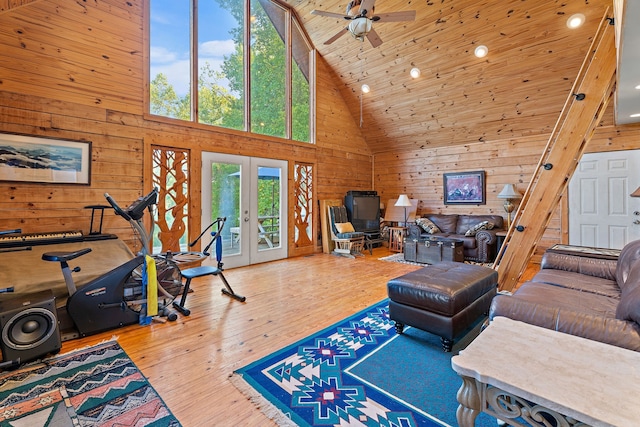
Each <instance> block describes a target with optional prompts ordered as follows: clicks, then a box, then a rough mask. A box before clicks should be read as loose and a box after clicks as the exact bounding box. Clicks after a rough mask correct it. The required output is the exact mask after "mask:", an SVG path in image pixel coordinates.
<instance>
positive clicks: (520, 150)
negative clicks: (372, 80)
mask: <svg viewBox="0 0 640 427" xmlns="http://www.w3.org/2000/svg"><path fill="white" fill-rule="evenodd" d="M548 138H549V135H548V134H539V135H532V136H527V137H521V138H517V139H505V140H497V141H485V142H473V143H469V144H464V145H459V146H451V147H447V148H436V149H421V150H413V151H406V152H383V153H376V154H375V156H374V180H375V189H376V190H377V191H378V193H379V194H381V195H382V197H381V199H382V200H388V199H393V198H396V197H397V196H398V194H402V193H404V194H407V195H409V197H410V198H413V199H418V200H420V203H419V205H418V214H422V213H427V212H437V213H458V214H493V215H502V216H503V217H505V219H506V213H505V211H504V208H503V203H504V201H503V200H501V199H498V198H497V194H498V193H499V192H500V191H501V190H502V187H503V186H504V184H508V183H512V184H515V185H516V188H517V190H518V191H520V193H522V194H524V192H525V190H526V189H527V186H528V185H529V181H530V179H531V176H532V174H533V173H534V171H535V168H536V166H537V164H538V161H539V160H540V156H541V154H542V151H543V150H544V148H545V146H546V144H547V141H548ZM635 149H640V125H625V126H615V125H614V123H613V108H612V107H611V105H610V106H609V109H608V111H607V112H606V113H605V118H604V119H603V121H602V123H601V125H600V126H599V128H598V129H597V130H596V132H595V134H594V136H593V138H592V139H591V141H590V143H589V144H588V145H587V148H586V152H602V151H619V150H635ZM475 170H484V171H485V173H486V179H485V183H486V193H487V195H486V204H485V205H445V204H444V203H443V182H442V175H443V173H449V172H464V171H475ZM639 184H640V183H639ZM634 189H635V187H634ZM563 199H564V200H563V201H561V203H560V204H559V206H558V209H557V211H556V213H555V214H554V215H553V216H552V218H551V221H550V223H549V225H548V226H547V229H546V232H545V235H544V237H543V239H542V240H541V242H540V244H539V246H538V248H537V250H536V254H537V255H540V254H541V252H543V251H544V249H545V248H547V247H549V246H551V245H553V244H555V243H566V242H567V241H568V229H567V225H566V224H567V223H568V211H567V206H566V197H564V198H563ZM514 213H515V212H514Z"/></svg>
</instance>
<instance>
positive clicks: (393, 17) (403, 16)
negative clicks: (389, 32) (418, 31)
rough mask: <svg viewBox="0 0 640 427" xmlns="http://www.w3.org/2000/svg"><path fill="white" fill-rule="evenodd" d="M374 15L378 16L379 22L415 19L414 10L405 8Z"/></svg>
mask: <svg viewBox="0 0 640 427" xmlns="http://www.w3.org/2000/svg"><path fill="white" fill-rule="evenodd" d="M376 17H378V18H380V19H379V21H380V22H400V21H415V20H416V11H415V10H406V11H404V12H389V13H380V14H378V15H376Z"/></svg>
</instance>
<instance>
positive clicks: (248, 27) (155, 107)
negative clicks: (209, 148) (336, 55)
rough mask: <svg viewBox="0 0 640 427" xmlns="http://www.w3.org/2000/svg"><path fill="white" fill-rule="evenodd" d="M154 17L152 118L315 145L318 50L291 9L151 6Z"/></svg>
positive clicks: (214, 0) (204, 2)
mask: <svg viewBox="0 0 640 427" xmlns="http://www.w3.org/2000/svg"><path fill="white" fill-rule="evenodd" d="M192 7H193V9H192ZM150 11H151V17H150V25H149V28H150V37H149V40H150V49H149V52H150V55H149V59H150V67H149V69H150V85H149V86H150V103H149V105H150V113H151V114H155V115H160V116H164V117H171V118H176V119H182V120H190V121H194V122H198V123H205V124H210V125H215V126H222V127H226V128H230V129H237V130H245V131H249V132H253V133H259V134H263V135H270V136H277V137H281V138H287V139H294V140H297V141H304V142H312V139H313V136H312V123H311V114H312V108H311V100H312V99H313V98H312V97H311V91H312V90H313V87H312V84H311V82H312V81H313V79H312V73H313V71H314V70H313V66H312V64H313V57H312V51H313V48H312V45H311V44H310V42H309V41H308V39H307V37H306V35H305V33H304V31H303V30H302V29H301V27H300V24H299V23H298V21H297V19H296V17H295V15H294V14H293V13H292V11H291V9H290V8H289V6H287V5H286V4H285V3H281V2H279V0H244V1H240V0H192V1H191V2H182V1H179V2H178V1H175V0H151V2H150Z"/></svg>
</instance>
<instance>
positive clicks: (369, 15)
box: [311, 0, 416, 47]
mask: <svg viewBox="0 0 640 427" xmlns="http://www.w3.org/2000/svg"><path fill="white" fill-rule="evenodd" d="M375 2H376V0H351V1H350V2H349V4H347V14H346V15H342V14H340V13H333V12H325V11H322V10H315V9H314V10H312V11H311V14H312V15H319V16H327V17H330V18H338V19H345V20H347V21H351V22H349V25H347V26H346V27H345V28H343V29H342V30H340V32H339V33H338V34H336V35H335V36H333V37H331V38H330V39H329V40H327V41H326V42H324V44H331V43H333V42H334V41H336V40H338V39H339V38H340V37H342V35H343V34H345V33H346V32H350V33H351V35H353V37H354V38H355V39H356V40H359V41H364V38H365V37H366V38H367V40H369V42H370V43H371V46H373V47H378V46H380V45H381V44H382V39H381V38H380V36H379V35H378V33H376V30H374V29H373V25H372V24H373V22H377V21H380V22H401V21H414V20H415V19H416V11H415V10H409V11H404V12H390V13H381V14H379V15H374V14H373V13H374V5H375Z"/></svg>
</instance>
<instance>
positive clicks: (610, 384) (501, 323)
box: [451, 317, 640, 427]
mask: <svg viewBox="0 0 640 427" xmlns="http://www.w3.org/2000/svg"><path fill="white" fill-rule="evenodd" d="M451 366H452V367H453V370H454V371H456V372H457V373H458V375H460V376H461V377H462V387H460V390H459V391H458V395H457V396H458V402H459V403H460V406H459V407H458V410H457V412H456V416H457V419H458V425H460V426H461V427H469V426H473V425H474V423H475V419H476V417H477V415H478V414H479V413H480V412H486V413H488V414H490V415H491V416H494V417H496V418H499V419H501V420H502V421H505V422H506V423H507V424H509V425H513V426H525V425H535V426H539V425H542V424H539V423H536V424H532V423H526V417H527V416H533V415H535V416H536V417H540V416H541V415H544V416H546V417H551V418H553V419H555V420H557V421H558V422H557V423H555V424H551V425H565V426H574V425H583V424H579V423H576V421H575V420H578V421H580V422H582V423H585V424H586V425H589V426H632V425H638V420H640V405H638V384H640V370H639V369H638V366H640V353H638V352H636V351H632V350H627V349H624V348H621V347H616V346H612V345H609V344H604V343H601V342H599V341H593V340H589V339H585V338H581V337H577V336H574V335H569V334H565V333H562V332H556V331H552V330H550V329H545V328H540V327H538V326H533V325H529V324H527V323H523V322H519V321H515V320H511V319H508V318H506V317H496V318H495V319H494V320H493V321H492V322H491V324H490V325H489V326H488V327H487V328H486V329H485V330H484V331H482V332H481V333H480V335H479V336H478V337H477V338H476V339H475V340H474V341H473V342H471V344H469V346H468V347H467V348H466V349H464V350H462V351H461V352H460V354H459V355H457V356H454V357H453V358H452V359H451ZM505 402H508V405H506V404H505ZM523 420H524V422H525V423H523Z"/></svg>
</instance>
